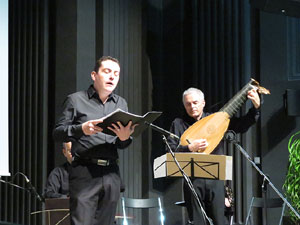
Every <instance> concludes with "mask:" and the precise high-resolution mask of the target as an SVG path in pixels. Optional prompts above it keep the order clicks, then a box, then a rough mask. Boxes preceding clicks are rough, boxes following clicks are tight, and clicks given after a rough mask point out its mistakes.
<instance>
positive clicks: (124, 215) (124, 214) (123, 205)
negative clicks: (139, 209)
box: [122, 198, 128, 225]
mask: <svg viewBox="0 0 300 225" xmlns="http://www.w3.org/2000/svg"><path fill="white" fill-rule="evenodd" d="M122 208H123V217H124V218H123V225H128V222H127V218H126V211H125V201H124V198H122Z"/></svg>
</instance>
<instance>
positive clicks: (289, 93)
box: [285, 89, 300, 116]
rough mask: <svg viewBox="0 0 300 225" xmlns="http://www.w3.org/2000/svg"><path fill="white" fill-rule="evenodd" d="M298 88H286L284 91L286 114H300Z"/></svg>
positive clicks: (299, 92)
mask: <svg viewBox="0 0 300 225" xmlns="http://www.w3.org/2000/svg"><path fill="white" fill-rule="evenodd" d="M299 100H300V90H291V89H287V90H286V92H285V108H286V113H287V115H288V116H300V104H299Z"/></svg>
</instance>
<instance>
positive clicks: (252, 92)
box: [247, 89, 260, 109]
mask: <svg viewBox="0 0 300 225" xmlns="http://www.w3.org/2000/svg"><path fill="white" fill-rule="evenodd" d="M247 97H248V98H249V99H250V100H251V101H252V104H253V105H254V107H255V108H256V109H258V108H259V107H260V98H259V95H258V93H257V91H256V90H255V89H252V90H250V91H248V95H247Z"/></svg>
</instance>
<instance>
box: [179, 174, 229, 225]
mask: <svg viewBox="0 0 300 225" xmlns="http://www.w3.org/2000/svg"><path fill="white" fill-rule="evenodd" d="M193 185H194V188H195V191H196V193H197V195H198V196H199V198H200V201H201V204H202V207H203V209H204V210H205V212H206V214H207V216H208V217H210V218H211V219H212V221H213V224H214V225H224V224H225V217H224V204H225V193H224V181H220V180H209V179H195V180H194V181H193ZM184 198H185V201H186V203H187V209H188V212H189V210H192V212H189V215H192V216H193V220H194V224H195V225H208V224H209V223H208V222H207V220H206V219H204V217H203V214H202V212H201V209H200V207H199V205H198V203H197V201H196V199H195V198H194V197H193V196H192V195H191V193H190V191H189V188H188V186H187V185H186V184H185V185H184ZM189 203H190V204H189Z"/></svg>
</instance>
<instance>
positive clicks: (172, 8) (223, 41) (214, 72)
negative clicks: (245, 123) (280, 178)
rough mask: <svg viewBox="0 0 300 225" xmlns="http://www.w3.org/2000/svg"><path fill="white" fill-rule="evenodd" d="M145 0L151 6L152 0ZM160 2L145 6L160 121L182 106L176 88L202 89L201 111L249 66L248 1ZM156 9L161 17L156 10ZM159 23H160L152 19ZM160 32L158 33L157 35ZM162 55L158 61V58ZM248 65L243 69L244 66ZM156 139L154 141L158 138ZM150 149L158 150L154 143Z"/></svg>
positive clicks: (235, 85)
mask: <svg viewBox="0 0 300 225" xmlns="http://www.w3.org/2000/svg"><path fill="white" fill-rule="evenodd" d="M149 2H151V6H152V5H154V3H153V2H155V1H149ZM163 2H164V8H163V10H162V11H161V10H160V9H159V8H158V7H156V8H155V7H149V15H148V23H149V28H151V30H149V31H148V32H149V35H148V46H151V47H149V48H148V49H149V50H148V52H149V55H150V60H151V65H152V67H151V70H152V72H153V82H154V90H155V91H154V92H153V105H154V109H156V110H162V111H164V114H163V120H164V121H163V122H162V123H161V126H163V127H164V128H165V129H168V128H169V126H170V124H171V121H172V120H173V119H174V118H175V117H178V116H180V114H182V113H183V112H184V108H183V105H182V97H181V96H182V93H183V91H184V90H185V89H187V88H189V87H197V88H199V89H201V90H202V91H203V92H204V94H205V99H206V108H205V110H206V111H209V112H215V111H218V110H219V109H220V108H222V106H224V105H225V103H226V102H227V101H229V100H230V99H231V98H232V97H233V96H234V94H236V93H237V92H238V91H239V90H240V89H241V88H242V87H243V86H244V85H245V84H246V83H248V81H249V80H250V79H249V78H250V75H251V74H250V71H248V70H249V69H248V68H249V67H250V65H251V62H250V60H249V59H250V52H249V48H250V47H249V46H250V45H251V43H250V41H249V38H248V40H247V41H248V42H246V41H245V39H246V37H247V36H248V37H249V36H250V30H249V29H248V30H246V29H245V23H246V22H247V23H250V22H249V21H250V18H249V17H248V16H249V10H250V9H249V5H248V2H247V1H240V0H213V1H212V0H202V1H199V0H192V1H179V0H178V1H163ZM159 12H161V13H162V18H160V17H158V16H156V17H154V16H155V15H158V14H159ZM153 18H155V19H156V20H157V21H160V22H161V23H162V24H163V31H161V27H160V26H158V25H156V24H157V23H158V22H157V21H153V22H152V19H153ZM161 35H163V38H160V37H161ZM160 58H163V64H162V62H161V61H160ZM247 69H248V70H247ZM159 141H160V140H159V139H158V138H157V140H154V143H159ZM154 145H156V146H155V147H154V148H153V152H154V153H153V154H156V155H161V154H163V153H164V152H163V149H164V146H163V144H161V146H159V145H158V144H154ZM229 153H232V154H233V156H234V173H235V175H234V183H233V184H232V187H233V189H234V193H235V198H236V202H237V207H236V211H235V213H236V217H235V218H236V219H237V221H242V220H243V208H242V206H243V205H244V201H245V199H244V197H245V196H243V191H245V190H246V189H247V187H245V186H243V184H244V179H243V178H242V177H243V176H244V174H243V166H244V164H243V163H244V161H243V157H242V156H241V155H240V154H238V153H236V151H233V150H229Z"/></svg>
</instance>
